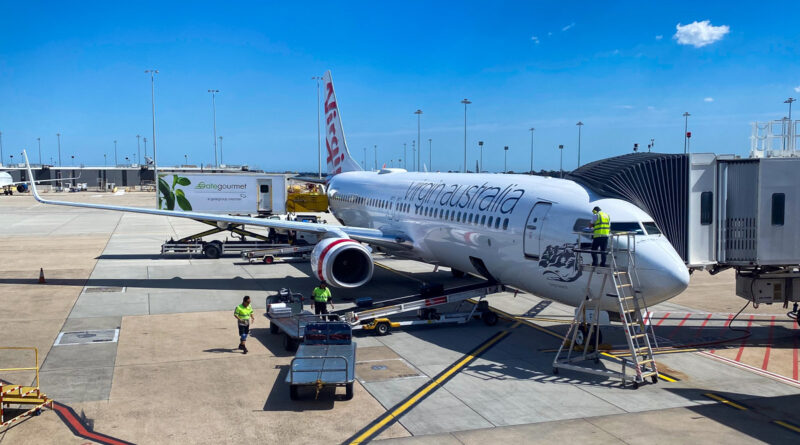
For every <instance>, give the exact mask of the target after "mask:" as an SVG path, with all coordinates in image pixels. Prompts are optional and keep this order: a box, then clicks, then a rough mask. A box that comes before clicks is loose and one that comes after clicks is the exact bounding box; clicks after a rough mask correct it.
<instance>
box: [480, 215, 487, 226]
mask: <svg viewBox="0 0 800 445" xmlns="http://www.w3.org/2000/svg"><path fill="white" fill-rule="evenodd" d="M484 224H486V215H481V225H484Z"/></svg>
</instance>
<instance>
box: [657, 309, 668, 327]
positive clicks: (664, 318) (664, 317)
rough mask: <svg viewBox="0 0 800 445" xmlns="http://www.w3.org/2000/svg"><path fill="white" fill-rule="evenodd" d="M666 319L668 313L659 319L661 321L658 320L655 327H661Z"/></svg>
mask: <svg viewBox="0 0 800 445" xmlns="http://www.w3.org/2000/svg"><path fill="white" fill-rule="evenodd" d="M667 318H669V312H667V313H666V314H664V316H663V317H661V320H658V323H656V326H661V323H663V322H664V320H666V319H667Z"/></svg>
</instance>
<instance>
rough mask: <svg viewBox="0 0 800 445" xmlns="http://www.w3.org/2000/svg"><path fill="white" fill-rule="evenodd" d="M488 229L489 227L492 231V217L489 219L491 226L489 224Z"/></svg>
mask: <svg viewBox="0 0 800 445" xmlns="http://www.w3.org/2000/svg"><path fill="white" fill-rule="evenodd" d="M487 227H489V228H490V229H491V228H492V217H491V216H490V217H489V224H487Z"/></svg>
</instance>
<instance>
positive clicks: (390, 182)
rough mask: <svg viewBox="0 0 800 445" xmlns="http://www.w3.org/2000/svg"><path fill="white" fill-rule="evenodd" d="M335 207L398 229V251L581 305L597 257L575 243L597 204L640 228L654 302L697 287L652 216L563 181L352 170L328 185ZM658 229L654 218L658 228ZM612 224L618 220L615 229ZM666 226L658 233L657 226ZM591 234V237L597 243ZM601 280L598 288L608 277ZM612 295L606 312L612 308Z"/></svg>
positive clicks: (643, 267) (640, 268)
mask: <svg viewBox="0 0 800 445" xmlns="http://www.w3.org/2000/svg"><path fill="white" fill-rule="evenodd" d="M328 195H329V202H330V209H331V212H332V213H333V215H334V216H335V217H336V218H337V219H338V220H339V221H340V222H341V223H342V224H343V225H347V226H356V227H367V228H375V229H379V230H381V231H382V232H384V233H387V234H396V235H397V237H398V238H399V239H402V240H404V241H405V242H406V243H407V244H409V246H410V248H409V249H406V250H404V249H397V250H394V251H392V252H391V253H393V254H396V255H399V256H405V257H408V258H412V259H417V260H421V261H425V262H428V263H432V264H441V265H444V266H449V267H452V268H455V269H458V270H461V271H466V272H472V273H477V274H479V275H482V276H487V275H490V276H491V277H493V278H495V279H496V280H497V281H499V282H501V283H503V284H506V285H509V286H513V287H516V288H519V289H521V290H523V291H527V292H531V293H533V294H536V295H540V296H543V297H547V298H550V299H553V300H557V301H560V302H563V303H566V304H570V305H572V306H577V305H579V304H580V302H581V300H582V299H583V298H584V296H585V289H586V286H587V280H588V273H586V272H585V271H582V270H581V267H580V265H581V264H590V263H589V262H590V261H591V259H590V256H589V255H588V254H586V253H578V252H575V251H574V248H575V246H576V244H577V243H578V240H579V235H578V234H577V233H576V231H580V230H581V229H583V228H585V227H587V225H588V223H589V222H590V221H591V218H592V214H591V209H592V208H593V207H594V206H595V205H597V206H600V207H601V208H602V209H603V211H605V212H606V213H608V214H609V215H610V216H611V220H612V224H616V225H617V226H618V227H624V228H630V227H633V226H631V224H634V225H635V226H636V227H638V228H639V229H640V230H639V231H640V232H641V233H640V234H639V235H637V236H636V268H637V272H638V274H639V276H640V280H641V282H642V288H643V294H644V295H645V298H646V301H647V303H648V305H651V304H655V303H658V302H660V301H664V300H666V299H669V298H671V297H673V296H675V295H677V294H678V293H680V292H682V291H683V290H684V289H685V288H686V286H687V284H688V272H687V270H686V267H685V266H684V264H683V262H682V260H681V259H680V257H679V256H678V254H677V253H676V252H675V250H674V249H673V248H672V246H671V244H670V243H669V241H668V240H667V239H666V238H665V237H664V236H663V235H661V234H660V233H651V234H648V233H647V232H646V231H645V229H644V226H643V225H642V223H643V222H648V223H652V218H651V217H650V216H648V215H647V214H646V213H644V212H643V211H642V210H641V209H639V208H638V207H636V206H634V205H633V204H630V203H628V202H625V201H621V200H616V199H604V198H601V197H598V196H595V195H594V194H593V193H591V192H590V191H589V190H587V189H585V188H584V187H582V186H580V185H579V184H577V183H575V182H573V181H569V180H563V179H555V178H547V177H539V176H528V175H500V174H461V173H411V172H405V171H402V170H382V171H381V172H347V173H341V174H338V175H336V176H334V177H333V178H332V179H331V180H330V182H329V186H328ZM649 226H650V227H653V228H654V227H655V226H654V224H651V225H649ZM612 229H613V226H612ZM653 231H657V230H656V229H652V230H651V232H653ZM590 236H591V235H588V236H583V239H582V242H591V240H590ZM600 281H601V280H596V282H595V283H594V284H597V286H593V288H596V289H597V290H598V291H599V282H600ZM614 304H615V301H612V300H611V299H609V301H608V304H607V305H604V306H606V309H608V310H613V309H614V307H615V306H614Z"/></svg>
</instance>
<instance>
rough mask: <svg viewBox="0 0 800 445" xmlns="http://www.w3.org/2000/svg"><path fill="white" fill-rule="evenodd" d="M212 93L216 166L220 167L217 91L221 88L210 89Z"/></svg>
mask: <svg viewBox="0 0 800 445" xmlns="http://www.w3.org/2000/svg"><path fill="white" fill-rule="evenodd" d="M208 92H209V93H211V114H212V115H213V116H214V167H219V163H218V162H217V93H219V90H208Z"/></svg>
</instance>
